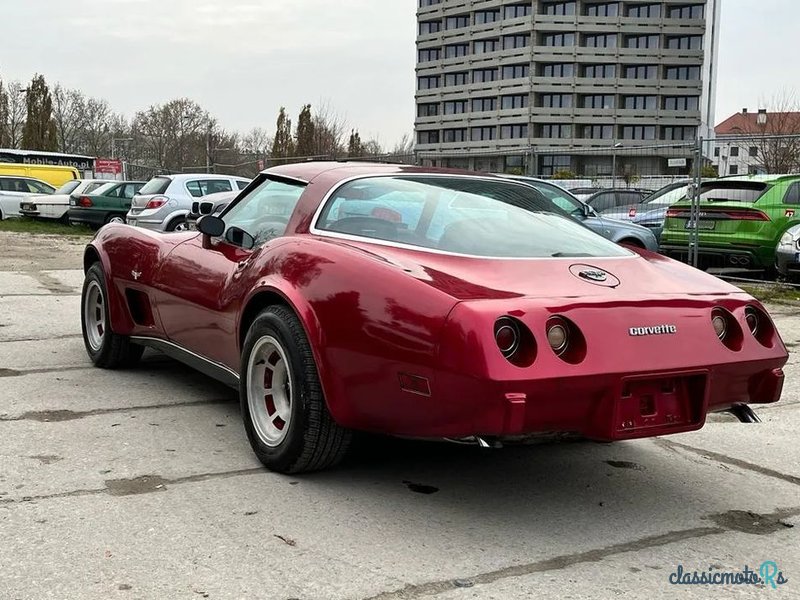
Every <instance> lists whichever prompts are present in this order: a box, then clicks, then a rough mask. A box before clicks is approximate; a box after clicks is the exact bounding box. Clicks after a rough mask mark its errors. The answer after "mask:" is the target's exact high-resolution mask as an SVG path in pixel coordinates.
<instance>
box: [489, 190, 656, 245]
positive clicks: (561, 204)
mask: <svg viewBox="0 0 800 600" xmlns="http://www.w3.org/2000/svg"><path fill="white" fill-rule="evenodd" d="M502 177H505V178H508V179H513V180H514V181H520V182H524V183H526V184H528V185H530V186H532V187H534V188H535V189H537V190H538V191H539V192H541V193H542V194H543V195H544V197H545V198H547V200H548V201H549V202H551V203H552V204H553V205H554V206H556V207H557V208H558V209H559V210H561V211H564V213H566V214H568V215H569V216H570V217H572V218H573V219H575V220H576V221H580V222H581V223H583V224H584V225H586V227H588V228H589V229H591V230H592V231H594V232H595V233H599V234H600V235H602V236H603V237H604V238H607V239H609V240H611V241H612V242H617V243H618V244H627V245H629V246H636V247H639V248H644V249H645V250H650V251H651V252H657V251H658V242H657V241H656V238H655V237H654V236H653V234H652V233H651V232H650V231H648V230H647V229H645V228H644V227H641V226H639V225H634V224H632V223H625V222H623V221H617V220H614V219H609V218H608V217H606V216H602V215H599V214H597V212H596V211H595V210H594V209H593V208H592V207H591V206H589V205H588V204H585V203H584V202H581V201H580V200H578V199H577V198H576V197H575V196H573V195H572V194H571V193H570V192H568V191H567V190H565V189H564V188H561V187H559V186H557V185H555V184H553V183H550V182H548V181H543V180H541V179H535V178H533V177H524V176H521V175H502Z"/></svg>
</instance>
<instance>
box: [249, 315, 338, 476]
mask: <svg viewBox="0 0 800 600" xmlns="http://www.w3.org/2000/svg"><path fill="white" fill-rule="evenodd" d="M240 372H241V382H240V389H239V393H240V397H241V404H242V417H243V419H244V427H245V431H246V432H247V437H248V439H249V440H250V445H251V446H252V448H253V451H254V452H255V454H256V456H258V458H259V460H260V461H261V462H262V463H264V465H265V466H266V467H267V468H269V469H271V470H273V471H277V472H280V473H300V472H305V471H317V470H320V469H325V468H327V467H330V466H333V465H335V464H336V463H338V462H339V461H340V460H341V459H342V458H343V457H344V455H345V454H346V452H347V449H348V447H349V445H350V441H351V438H352V433H351V432H350V431H349V430H347V429H344V428H343V427H340V426H339V425H337V424H336V423H335V422H334V420H333V418H332V417H331V415H330V413H329V412H328V407H327V405H326V403H325V397H324V396H323V394H322V388H321V386H320V382H319V375H318V373H317V366H316V363H315V361H314V356H313V354H312V352H311V346H310V345H309V342H308V339H307V338H306V335H305V332H304V330H303V327H302V325H301V323H300V321H299V319H298V318H297V317H296V316H295V314H294V313H293V312H292V311H291V310H289V309H288V308H286V307H284V306H270V307H268V308H266V309H265V310H263V311H262V312H261V313H260V314H259V315H258V317H256V319H255V321H254V322H253V324H252V325H251V326H250V330H249V331H248V333H247V337H246V339H245V343H244V348H243V352H242V367H241V371H240Z"/></svg>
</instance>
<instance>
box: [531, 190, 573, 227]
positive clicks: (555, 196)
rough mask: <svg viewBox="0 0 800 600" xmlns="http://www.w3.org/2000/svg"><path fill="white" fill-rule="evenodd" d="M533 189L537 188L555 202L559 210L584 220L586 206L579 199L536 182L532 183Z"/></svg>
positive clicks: (564, 191)
mask: <svg viewBox="0 0 800 600" xmlns="http://www.w3.org/2000/svg"><path fill="white" fill-rule="evenodd" d="M530 185H532V186H533V187H535V188H536V189H537V190H538V191H540V192H541V193H542V194H544V196H545V197H546V198H547V199H548V200H551V201H552V202H553V204H555V205H556V206H557V207H558V208H560V209H561V210H563V211H564V212H566V213H568V214H570V215H572V216H573V217H579V218H581V219H582V218H583V217H584V215H585V213H584V210H585V209H584V208H583V207H584V206H585V205H584V204H583V203H582V202H581V201H580V200H578V199H577V198H575V197H573V196H571V195H570V194H568V193H567V191H566V190H564V189H562V188H560V187H558V186H556V185H550V184H547V183H541V182H538V181H537V182H535V183H531V184H530Z"/></svg>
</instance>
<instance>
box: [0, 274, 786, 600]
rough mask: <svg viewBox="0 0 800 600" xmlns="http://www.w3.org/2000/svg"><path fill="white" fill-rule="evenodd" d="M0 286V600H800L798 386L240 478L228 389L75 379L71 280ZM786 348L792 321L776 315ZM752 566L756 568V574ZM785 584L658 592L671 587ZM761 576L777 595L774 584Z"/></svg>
mask: <svg viewBox="0 0 800 600" xmlns="http://www.w3.org/2000/svg"><path fill="white" fill-rule="evenodd" d="M24 269H25V270H24V271H0V541H2V543H0V599H2V600H6V599H17V598H19V599H26V600H27V599H36V600H38V599H43V598H57V599H78V598H80V599H82V598H87V599H109V598H123V599H139V598H142V599H145V598H147V599H150V598H153V599H159V600H161V599H170V598H187V599H190V598H191V599H198V598H213V599H227V598H248V599H261V598H264V599H278V600H288V599H291V598H295V599H303V600H307V599H308V600H310V599H324V600H327V599H338V598H341V599H353V600H362V599H380V600H393V599H421V598H435V599H437V600H463V599H473V598H481V599H483V598H490V599H494V598H497V599H506V598H514V599H515V598H551V597H560V598H645V597H646V598H648V599H649V600H651V599H660V598H670V599H671V598H701V597H702V598H706V597H709V596H718V597H726V598H729V597H734V596H735V597H737V598H751V597H752V598H756V597H759V598H760V597H772V596H774V597H776V598H777V597H800V527H798V526H800V444H798V434H797V432H798V430H799V429H800V388H799V387H798V385H799V382H800V378H799V377H798V371H799V370H800V369H799V368H798V364H797V358H796V355H794V354H793V355H792V357H791V358H790V364H789V365H788V366H787V368H786V374H787V381H786V387H785V390H784V397H783V401H782V402H781V403H780V404H778V405H775V406H770V407H765V408H756V411H757V413H758V414H759V415H760V416H761V418H762V419H763V423H761V424H748V425H745V424H740V423H738V422H736V421H735V420H733V419H732V418H731V417H728V416H714V417H712V418H711V419H710V421H709V423H708V424H707V425H706V427H705V428H704V429H703V430H702V431H700V432H696V433H691V434H684V435H677V436H670V437H666V438H661V439H655V440H644V441H636V442H625V443H620V444H615V445H609V444H595V443H589V442H569V443H566V442H561V443H545V444H540V445H535V446H531V447H524V448H505V449H502V450H481V449H477V448H470V447H461V446H453V445H446V444H423V443H412V442H404V441H385V442H380V441H379V442H373V443H372V444H369V445H366V446H365V447H362V448H361V449H360V450H358V451H357V452H355V453H354V455H353V456H352V457H351V458H350V459H349V460H348V461H347V462H346V464H344V465H342V466H341V467H340V468H338V469H335V470H330V471H327V472H324V473H316V474H311V475H302V476H283V475H277V474H274V473H270V472H268V471H265V470H264V469H262V468H261V467H260V464H259V463H258V462H257V461H256V459H255V458H254V456H253V454H252V453H251V451H250V447H249V445H248V443H247V440H246V438H245V434H244V431H243V428H242V424H241V419H240V415H239V407H238V402H237V398H236V394H235V392H234V391H232V390H230V389H229V388H226V387H224V386H222V385H220V384H218V383H216V382H214V381H212V380H210V379H208V378H206V377H204V376H202V375H199V374H197V373H194V372H192V371H191V370H189V369H187V368H185V367H183V366H181V365H179V364H177V363H175V362H173V361H171V360H169V359H167V358H165V357H162V356H160V355H158V354H155V353H151V352H149V351H148V353H146V355H145V360H144V361H143V362H142V364H141V366H140V367H138V368H136V369H134V370H130V371H121V372H109V371H101V370H98V369H94V368H92V367H91V365H90V363H89V360H88V358H87V356H86V353H85V351H84V348H83V342H82V339H81V337H80V313H79V305H80V286H81V282H82V278H83V274H82V272H81V271H80V270H75V269H70V270H48V264H47V263H44V264H42V263H40V264H35V261H33V262H30V263H28V262H26V263H25V264H24ZM773 315H774V317H775V319H776V322H777V324H778V327H779V329H780V331H781V333H782V335H783V336H784V339H785V341H786V342H787V344H788V345H789V346H791V347H792V348H795V347H797V346H798V344H800V317H798V310H797V309H796V308H790V307H774V308H773ZM770 561H771V562H770ZM773 563H774V565H775V566H776V567H777V569H779V570H780V571H781V572H782V573H783V577H784V578H785V579H788V583H785V584H783V585H779V586H777V589H776V590H773V589H772V586H771V585H769V584H766V585H764V584H760V585H753V584H740V585H714V586H703V585H675V584H674V583H671V582H670V579H671V578H672V579H675V575H674V574H675V573H676V571H677V569H678V565H681V568H682V569H683V572H684V573H685V572H693V571H699V572H706V573H709V572H711V573H714V572H719V573H728V572H733V573H737V572H741V571H742V570H743V569H744V568H745V566H747V567H748V568H749V569H750V570H754V571H755V572H756V573H759V569H762V568H763V569H766V570H765V571H764V573H765V574H767V575H769V573H770V572H771V570H772V569H773ZM775 579H777V574H776V575H775Z"/></svg>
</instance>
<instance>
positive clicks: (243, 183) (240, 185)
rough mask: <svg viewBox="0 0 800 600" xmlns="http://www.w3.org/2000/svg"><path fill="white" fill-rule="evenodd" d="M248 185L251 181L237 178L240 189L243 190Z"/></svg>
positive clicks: (237, 185)
mask: <svg viewBox="0 0 800 600" xmlns="http://www.w3.org/2000/svg"><path fill="white" fill-rule="evenodd" d="M248 185H250V182H249V181H239V180H238V179H237V180H236V187H238V188H239V189H240V190H243V189H244V188H246V187H247V186H248Z"/></svg>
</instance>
